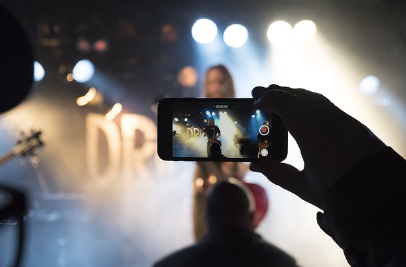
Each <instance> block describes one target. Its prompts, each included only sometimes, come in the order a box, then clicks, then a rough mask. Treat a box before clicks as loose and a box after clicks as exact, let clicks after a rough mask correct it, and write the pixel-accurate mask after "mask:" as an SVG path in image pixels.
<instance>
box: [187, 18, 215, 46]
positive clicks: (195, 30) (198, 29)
mask: <svg viewBox="0 0 406 267" xmlns="http://www.w3.org/2000/svg"><path fill="white" fill-rule="evenodd" d="M192 36H193V39H194V40H195V41H196V42H198V43H201V44H207V43H210V42H211V41H213V40H214V39H215V38H216V36H217V26H216V24H215V23H214V22H213V21H211V20H209V19H199V20H198V21H196V22H195V24H194V25H193V27H192Z"/></svg>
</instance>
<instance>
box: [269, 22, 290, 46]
mask: <svg viewBox="0 0 406 267" xmlns="http://www.w3.org/2000/svg"><path fill="white" fill-rule="evenodd" d="M267 37H268V40H269V41H270V42H271V43H274V44H283V43H286V42H288V41H290V40H291V38H292V26H290V24H289V23H287V22H286V21H275V22H273V23H272V24H271V25H270V26H269V28H268V32H267Z"/></svg>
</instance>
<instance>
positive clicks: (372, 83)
mask: <svg viewBox="0 0 406 267" xmlns="http://www.w3.org/2000/svg"><path fill="white" fill-rule="evenodd" d="M380 85H381V82H380V80H379V78H378V77H376V76H374V75H369V76H367V77H365V78H364V79H362V81H361V82H360V84H359V90H360V92H361V93H363V94H365V95H373V94H375V93H376V92H377V91H378V89H379V86H380Z"/></svg>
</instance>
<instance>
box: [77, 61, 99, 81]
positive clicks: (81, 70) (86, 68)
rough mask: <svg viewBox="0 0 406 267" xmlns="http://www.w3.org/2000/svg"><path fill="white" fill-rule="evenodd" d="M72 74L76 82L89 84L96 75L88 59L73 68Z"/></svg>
mask: <svg viewBox="0 0 406 267" xmlns="http://www.w3.org/2000/svg"><path fill="white" fill-rule="evenodd" d="M72 74H73V78H74V79H75V81H77V82H79V83H84V82H87V81H88V80H90V78H92V76H93V74H94V65H93V63H92V62H91V61H90V60H88V59H83V60H80V61H78V63H76V65H75V67H74V68H73V72H72Z"/></svg>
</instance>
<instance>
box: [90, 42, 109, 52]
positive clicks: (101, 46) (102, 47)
mask: <svg viewBox="0 0 406 267" xmlns="http://www.w3.org/2000/svg"><path fill="white" fill-rule="evenodd" d="M93 47H94V51H96V52H97V53H106V52H107V51H108V49H109V47H110V45H109V43H108V41H107V40H106V39H98V40H96V41H95V42H94V45H93Z"/></svg>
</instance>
